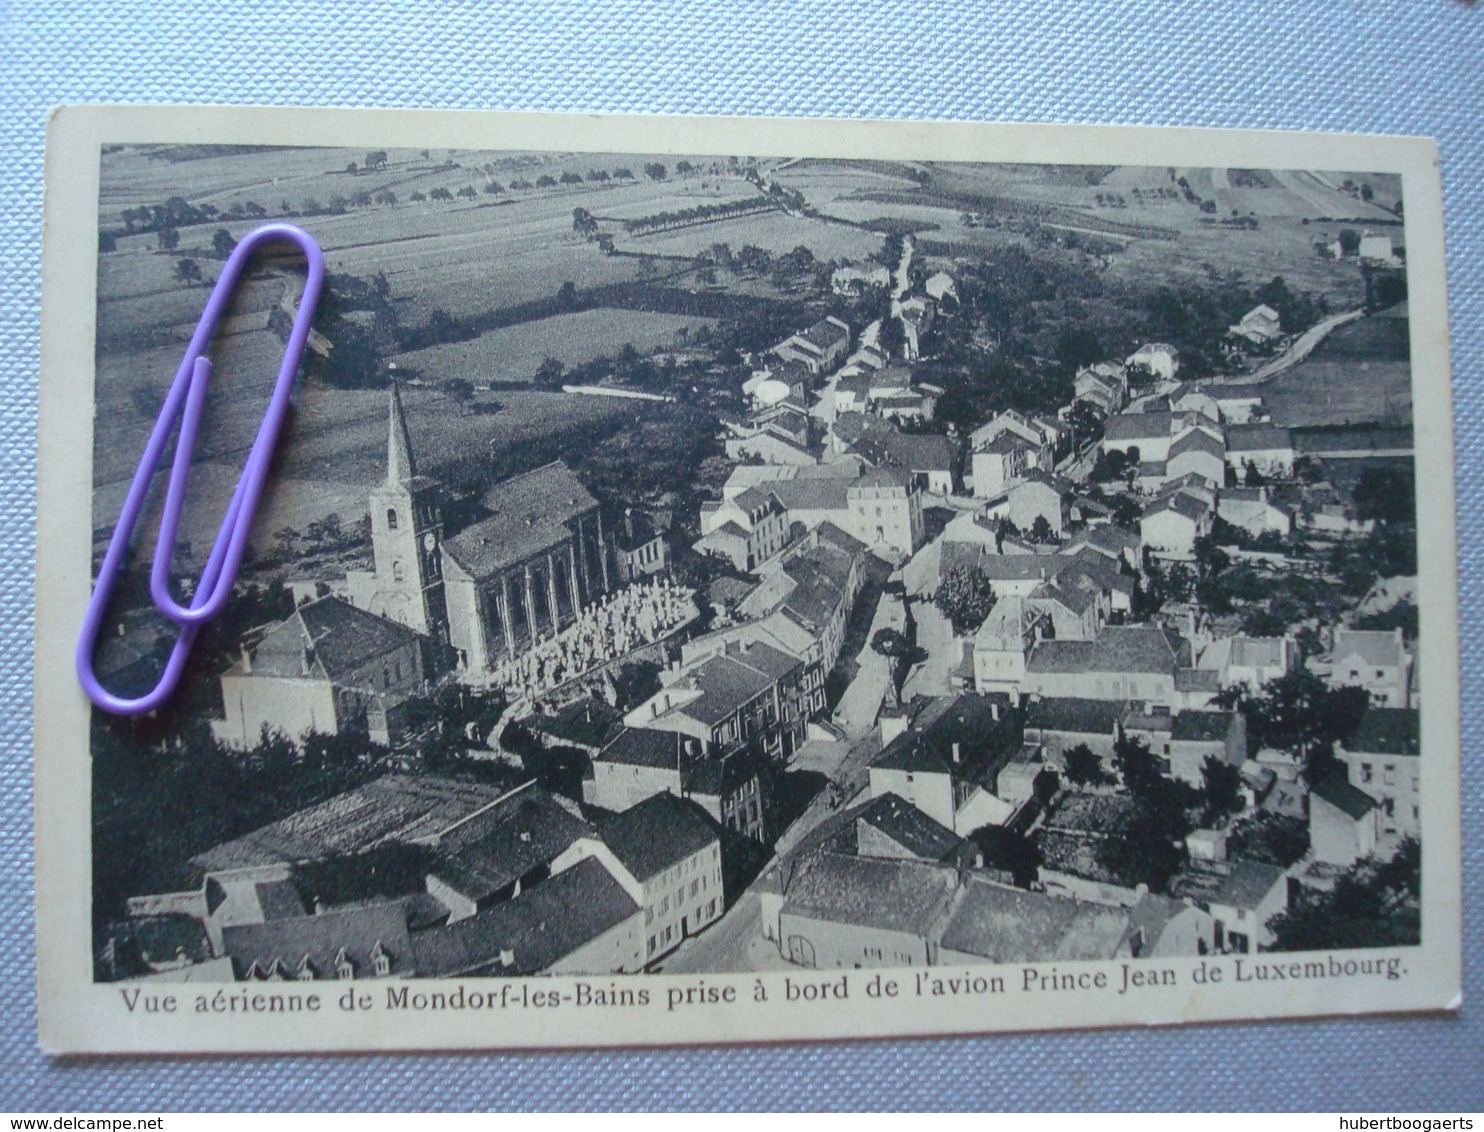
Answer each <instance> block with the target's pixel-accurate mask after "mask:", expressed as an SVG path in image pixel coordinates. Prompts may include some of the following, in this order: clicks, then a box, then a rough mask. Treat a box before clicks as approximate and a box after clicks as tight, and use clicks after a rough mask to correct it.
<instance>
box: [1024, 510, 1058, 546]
mask: <svg viewBox="0 0 1484 1132" xmlns="http://www.w3.org/2000/svg"><path fill="white" fill-rule="evenodd" d="M1026 537H1027V538H1028V539H1030V540H1031V542H1036V543H1041V544H1042V545H1045V544H1046V543H1050V542H1055V541H1056V532H1055V531H1053V530H1052V529H1051V521H1050V520H1049V519H1047V518H1046V516H1045V515H1037V516H1036V521H1035V522H1034V523H1032V524H1031V529H1030V531H1029V532H1027V534H1026Z"/></svg>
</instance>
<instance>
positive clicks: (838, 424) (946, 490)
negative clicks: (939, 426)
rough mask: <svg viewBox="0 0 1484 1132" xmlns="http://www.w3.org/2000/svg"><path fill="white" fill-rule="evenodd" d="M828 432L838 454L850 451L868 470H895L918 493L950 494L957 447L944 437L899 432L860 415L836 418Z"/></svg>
mask: <svg viewBox="0 0 1484 1132" xmlns="http://www.w3.org/2000/svg"><path fill="white" fill-rule="evenodd" d="M832 432H833V436H834V438H835V441H836V447H837V449H838V450H839V451H842V452H852V453H854V454H855V455H857V456H859V457H860V458H861V459H862V460H863V461H864V462H865V463H867V464H869V465H871V466H872V467H876V468H882V467H890V468H896V469H897V470H898V471H900V472H904V473H906V474H907V475H909V476H911V477H912V478H913V480H914V481H915V482H916V484H917V486H918V487H919V488H920V489H922V490H925V491H930V492H935V493H937V494H939V495H952V494H953V491H954V487H955V483H956V479H957V475H956V473H957V464H958V446H957V445H956V444H955V443H954V442H953V441H952V440H950V439H949V438H948V437H946V436H941V435H939V434H937V433H922V434H917V433H903V432H902V431H901V430H900V429H898V428H897V427H896V426H895V425H894V424H892V423H891V422H890V421H888V420H884V419H882V418H879V417H873V416H863V415H860V414H851V415H849V416H845V417H840V418H837V419H836V421H835V424H834V428H833V430H832Z"/></svg>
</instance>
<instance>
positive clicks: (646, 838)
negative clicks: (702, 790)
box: [598, 794, 718, 883]
mask: <svg viewBox="0 0 1484 1132" xmlns="http://www.w3.org/2000/svg"><path fill="white" fill-rule="evenodd" d="M598 836H599V838H601V839H602V841H603V843H604V844H606V845H607V846H608V848H609V849H610V850H612V852H613V855H614V856H615V857H617V858H618V859H619V861H620V862H621V863H622V864H623V867H624V868H626V869H628V870H629V872H630V873H631V874H632V875H633V877H634V879H635V880H637V881H640V882H641V883H642V882H644V881H646V880H648V879H649V878H650V877H652V876H655V875H656V874H658V873H661V872H664V870H666V869H668V868H670V867H671V866H673V865H676V864H679V863H680V862H681V861H685V860H689V859H690V858H691V857H693V856H695V854H697V853H699V852H701V851H702V850H703V849H705V848H706V846H708V845H710V844H712V843H713V842H717V841H718V838H717V834H716V831H715V830H714V829H713V828H712V826H711V823H710V821H708V820H707V818H706V813H705V811H704V810H702V809H701V808H700V807H699V806H697V805H696V804H695V803H694V802H689V801H686V800H685V799H682V798H677V797H676V796H675V795H673V794H655V795H653V796H651V797H649V798H646V799H645V800H644V801H642V802H640V803H639V804H638V805H637V806H631V807H630V808H629V809H627V810H625V811H624V812H623V813H621V814H619V815H618V816H617V817H615V818H613V819H611V820H610V821H609V822H608V823H607V824H606V825H604V826H603V827H602V828H601V829H599V830H598Z"/></svg>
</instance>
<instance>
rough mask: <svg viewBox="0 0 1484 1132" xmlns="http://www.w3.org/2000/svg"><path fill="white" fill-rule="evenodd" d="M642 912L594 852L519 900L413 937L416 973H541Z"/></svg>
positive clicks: (525, 893) (429, 974) (524, 893)
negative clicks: (593, 854) (504, 960)
mask: <svg viewBox="0 0 1484 1132" xmlns="http://www.w3.org/2000/svg"><path fill="white" fill-rule="evenodd" d="M638 912H639V906H638V905H637V904H635V903H634V901H633V900H632V899H631V898H630V897H629V895H628V893H627V892H625V891H624V888H623V886H622V885H621V884H619V883H618V881H616V880H615V879H614V878H613V876H612V874H610V873H609V872H608V870H607V869H606V868H604V867H603V864H602V862H600V861H599V860H597V858H595V857H589V858H587V859H586V860H583V861H580V862H579V863H578V864H576V865H574V866H573V867H572V868H570V869H567V870H566V871H564V872H560V873H557V874H556V875H555V876H553V877H552V878H550V879H549V880H547V881H544V882H542V883H541V884H538V885H536V886H535V887H533V888H531V889H529V890H528V891H526V892H523V893H522V894H521V895H520V896H518V897H516V898H515V899H514V900H508V901H506V902H505V903H503V904H500V905H497V906H496V907H494V908H491V909H490V910H488V911H486V912H480V913H479V914H477V915H475V916H471V917H469V918H468V919H464V920H460V921H458V922H457V923H453V924H448V925H446V926H443V927H439V928H434V929H432V930H430V931H425V932H419V933H418V934H417V935H416V936H414V937H413V940H412V946H413V950H414V954H415V955H416V957H417V973H418V974H419V975H422V976H434V977H439V976H441V977H445V978H446V977H449V976H454V975H469V974H499V975H535V974H539V973H540V972H542V971H545V970H546V969H547V968H549V967H551V966H552V965H553V964H555V963H556V962H558V961H559V960H561V959H563V958H564V957H566V956H568V955H570V954H571V953H572V952H574V951H576V950H577V949H578V948H579V947H582V946H583V945H584V944H587V943H590V942H592V941H593V940H594V939H597V938H598V937H599V936H601V935H602V934H603V933H604V932H607V931H609V930H611V929H613V928H614V927H617V926H618V925H619V924H621V923H622V922H623V921H624V920H627V919H628V918H629V917H630V916H634V915H637V914H638ZM502 957H503V958H504V959H508V960H509V962H508V963H507V962H503V961H502ZM594 973H595V974H596V973H599V972H594Z"/></svg>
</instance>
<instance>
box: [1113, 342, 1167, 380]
mask: <svg viewBox="0 0 1484 1132" xmlns="http://www.w3.org/2000/svg"><path fill="white" fill-rule="evenodd" d="M1123 365H1124V368H1125V369H1139V370H1143V371H1144V372H1145V373H1147V374H1148V375H1149V376H1150V377H1156V378H1159V379H1161V380H1163V381H1174V380H1175V375H1176V374H1177V373H1179V372H1180V351H1179V350H1177V349H1175V347H1173V346H1171V345H1170V344H1169V343H1167V342H1145V343H1144V345H1142V346H1140V347H1139V348H1138V349H1137V350H1135V351H1134V352H1133V353H1132V354H1130V355H1129V356H1128V357H1126V358H1125V359H1124V360H1123Z"/></svg>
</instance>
